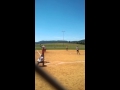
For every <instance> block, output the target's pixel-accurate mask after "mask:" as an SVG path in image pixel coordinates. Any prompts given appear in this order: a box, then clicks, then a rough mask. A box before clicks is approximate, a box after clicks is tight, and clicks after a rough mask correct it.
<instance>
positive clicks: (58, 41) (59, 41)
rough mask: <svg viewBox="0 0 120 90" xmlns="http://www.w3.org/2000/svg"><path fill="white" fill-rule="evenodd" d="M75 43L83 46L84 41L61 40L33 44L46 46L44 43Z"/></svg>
mask: <svg viewBox="0 0 120 90" xmlns="http://www.w3.org/2000/svg"><path fill="white" fill-rule="evenodd" d="M63 42H64V43H77V44H85V39H83V40H80V41H63V40H50V41H39V42H35V44H46V43H63Z"/></svg>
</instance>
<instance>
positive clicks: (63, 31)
mask: <svg viewBox="0 0 120 90" xmlns="http://www.w3.org/2000/svg"><path fill="white" fill-rule="evenodd" d="M62 32H63V46H64V32H65V31H62Z"/></svg>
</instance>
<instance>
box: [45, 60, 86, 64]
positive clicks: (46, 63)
mask: <svg viewBox="0 0 120 90" xmlns="http://www.w3.org/2000/svg"><path fill="white" fill-rule="evenodd" d="M81 62H85V61H74V62H59V63H57V64H55V62H52V63H45V64H46V65H48V64H50V65H58V64H69V63H81Z"/></svg>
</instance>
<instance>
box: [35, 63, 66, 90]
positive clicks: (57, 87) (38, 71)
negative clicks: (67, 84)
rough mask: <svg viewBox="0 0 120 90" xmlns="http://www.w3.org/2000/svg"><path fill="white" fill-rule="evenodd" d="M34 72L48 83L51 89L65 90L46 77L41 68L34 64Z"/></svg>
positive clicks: (48, 76) (49, 77) (51, 78)
mask: <svg viewBox="0 0 120 90" xmlns="http://www.w3.org/2000/svg"><path fill="white" fill-rule="evenodd" d="M35 70H36V72H37V73H38V74H39V75H41V76H42V77H43V78H44V79H45V80H46V81H48V82H49V83H50V84H51V85H52V86H53V87H55V88H56V89H57V90H66V89H65V88H64V87H63V86H62V85H60V84H59V83H58V82H57V81H56V80H55V79H53V77H51V76H50V75H48V74H47V73H46V72H45V71H44V70H43V69H42V68H40V67H38V66H37V65H36V64H35Z"/></svg>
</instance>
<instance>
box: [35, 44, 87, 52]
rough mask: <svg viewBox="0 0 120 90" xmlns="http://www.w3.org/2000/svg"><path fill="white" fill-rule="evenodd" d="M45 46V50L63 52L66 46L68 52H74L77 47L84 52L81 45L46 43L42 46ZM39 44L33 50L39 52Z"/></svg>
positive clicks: (83, 46)
mask: <svg viewBox="0 0 120 90" xmlns="http://www.w3.org/2000/svg"><path fill="white" fill-rule="evenodd" d="M42 45H45V47H46V49H47V50H65V49H66V46H68V49H69V50H75V49H76V46H78V47H79V49H80V50H85V45H82V44H71V43H64V45H63V43H48V44H42ZM41 49H42V48H41V47H40V44H35V50H41Z"/></svg>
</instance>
